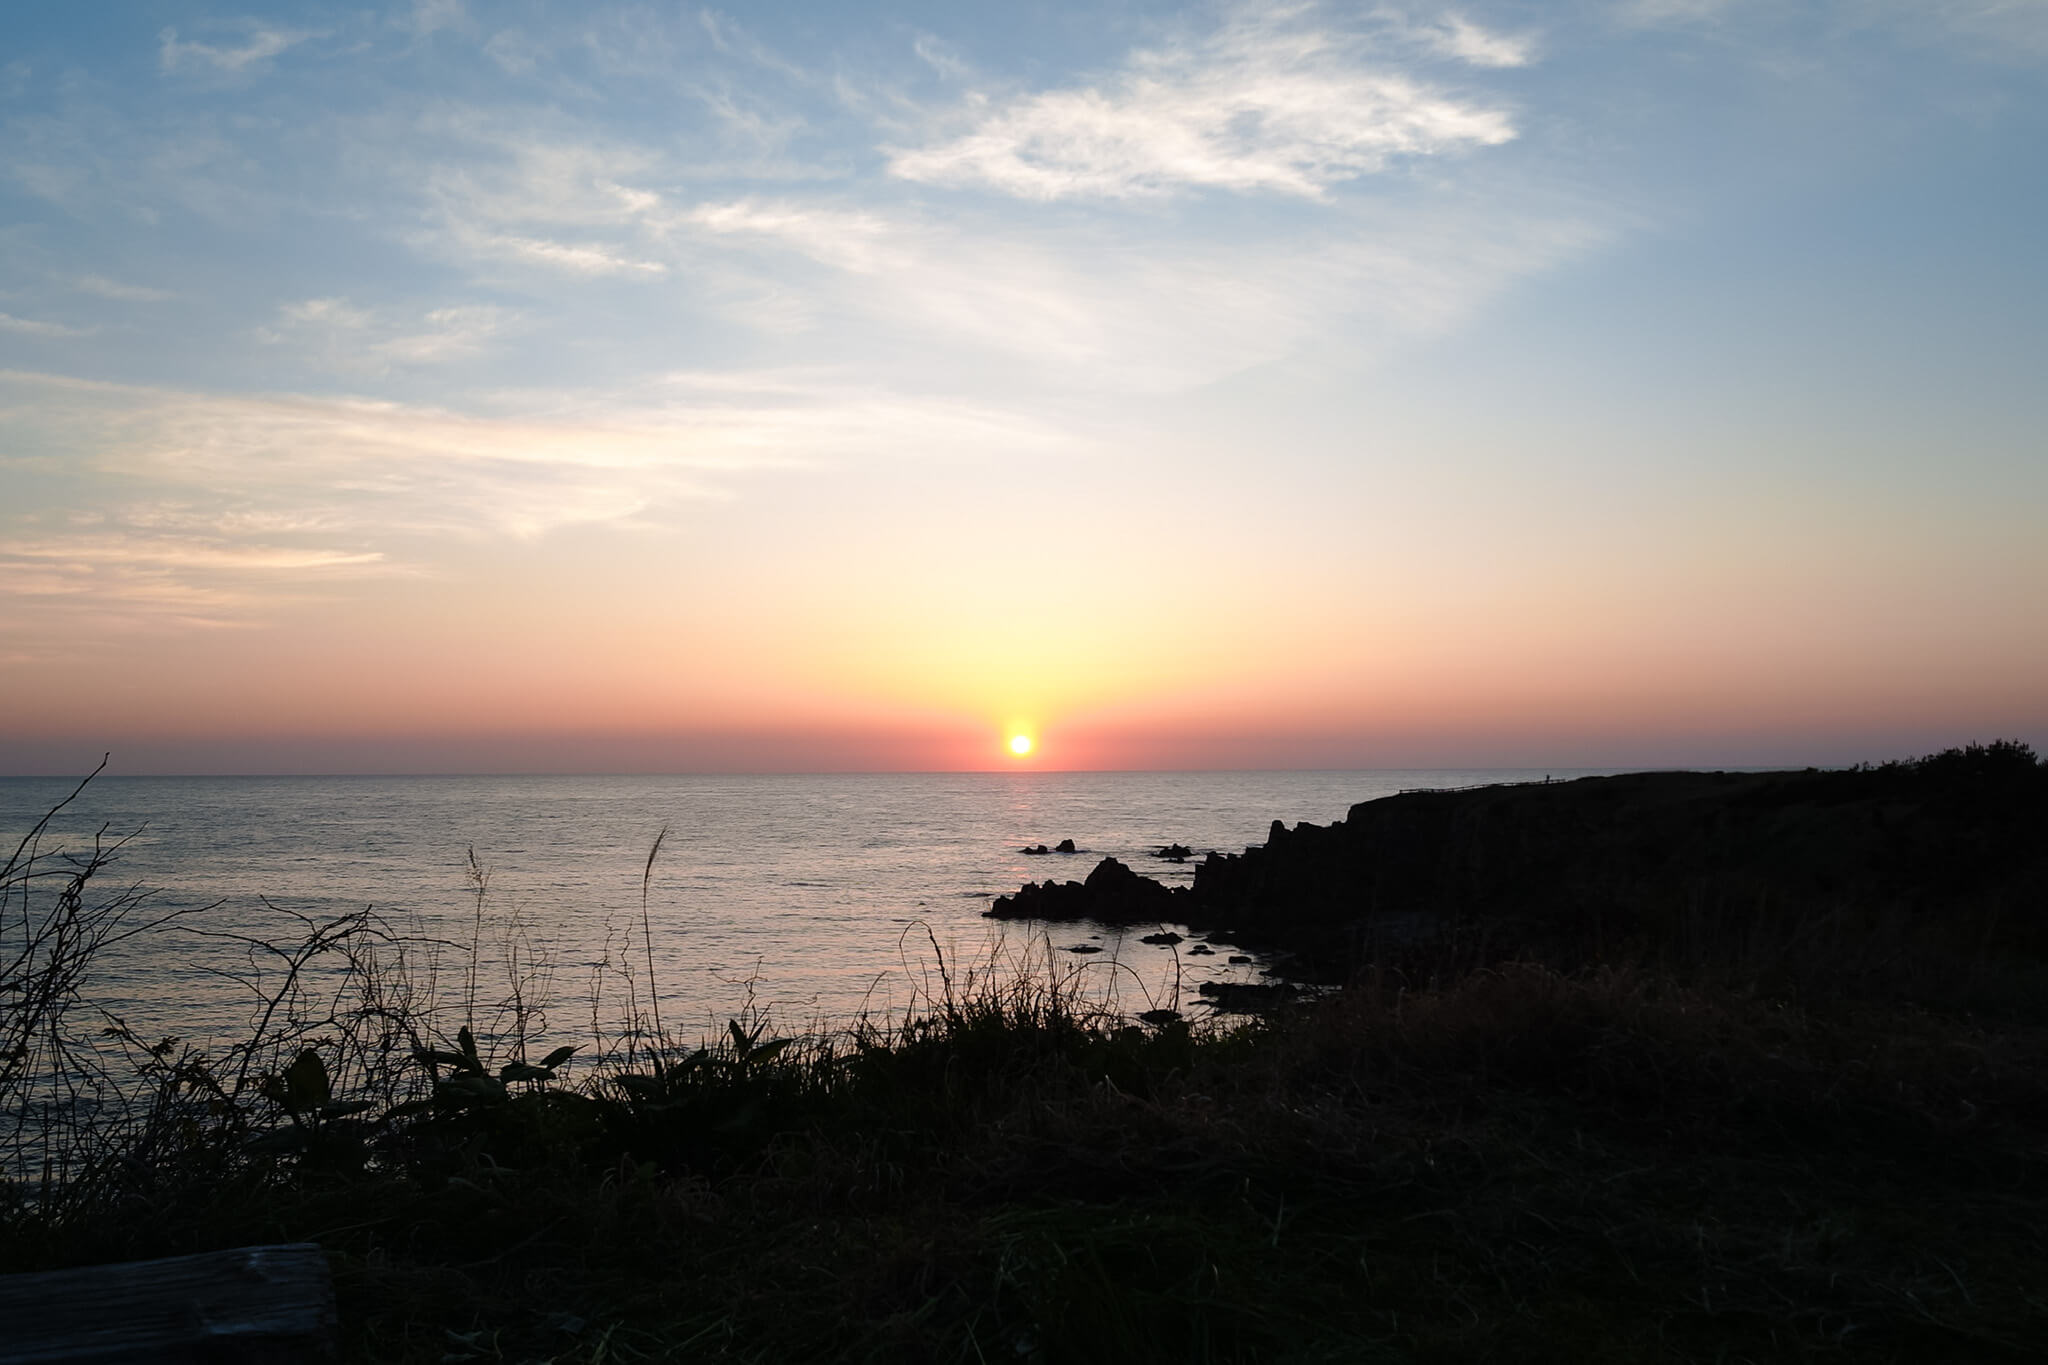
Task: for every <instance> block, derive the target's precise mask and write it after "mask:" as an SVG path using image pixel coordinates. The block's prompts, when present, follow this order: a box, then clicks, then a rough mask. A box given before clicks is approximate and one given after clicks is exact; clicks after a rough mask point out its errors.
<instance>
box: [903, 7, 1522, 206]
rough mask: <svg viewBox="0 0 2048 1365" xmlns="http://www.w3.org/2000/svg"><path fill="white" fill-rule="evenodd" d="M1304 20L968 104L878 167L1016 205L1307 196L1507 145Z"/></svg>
mask: <svg viewBox="0 0 2048 1365" xmlns="http://www.w3.org/2000/svg"><path fill="white" fill-rule="evenodd" d="M1314 17H1316V16H1314V15H1313V13H1312V12H1310V11H1308V10H1307V8H1306V7H1303V6H1287V7H1261V8H1253V9H1250V10H1246V11H1243V12H1240V14H1239V15H1238V16H1237V17H1236V18H1234V19H1233V20H1232V21H1230V22H1229V23H1227V24H1225V25H1224V26H1223V27H1222V28H1221V29H1219V30H1218V31H1217V32H1215V33H1213V34H1211V35H1209V36H1208V37H1206V38H1203V39H1201V40H1199V41H1193V42H1182V43H1175V44H1171V45H1168V46H1165V47H1162V48H1157V49H1153V50H1149V51H1144V52H1139V53H1137V54H1134V55H1133V56H1132V58H1131V59H1130V60H1129V61H1128V62H1127V63H1126V65H1125V66H1124V67H1123V69H1122V70H1120V71H1118V72H1116V73H1114V74H1113V75H1111V76H1110V77H1108V78H1107V79H1105V80H1103V81H1102V82H1099V83H1097V84H1093V85H1086V86H1072V87H1067V88H1063V89H1058V90H1050V91H1045V92H1041V93H1038V94H1032V95H1025V96H1021V97H1017V98H1013V99H1007V100H996V99H990V98H989V97H987V96H985V95H980V96H976V97H974V99H972V100H971V101H970V109H972V110H974V111H975V112H972V113H971V114H970V123H971V125H972V126H971V127H970V129H969V131H967V132H966V133H964V134H962V135H959V136H956V137H951V138H948V139H945V140H942V141H939V142H937V143H935V144H932V145H928V146H924V147H918V148H904V149H898V150H897V151H896V152H895V153H894V155H893V156H892V157H891V159H890V162H889V168H890V170H891V172H892V173H893V174H895V175H897V176H900V177H902V178H903V179H906V180H914V181H921V182H926V183H930V184H940V185H978V186H986V187H988V188H992V189H995V190H998V191H1000V192H1002V193H1005V194H1010V195H1015V196H1017V197H1019V198H1026V199H1047V200H1050V199H1064V198H1075V197H1084V196H1085V197H1102V198H1132V197H1137V196H1150V195H1160V194H1166V193H1170V192H1174V191H1178V190H1190V189H1218V190H1228V191H1234V192H1238V193H1255V192H1265V193H1278V194H1287V195H1297V196H1302V197H1305V198H1311V199H1313V198H1320V197H1322V196H1323V195H1324V194H1325V193H1326V192H1327V191H1328V189H1329V188H1330V187H1331V186H1333V185H1335V184H1338V183H1340V182H1342V181H1346V180H1352V179H1355V178H1357V177H1359V176H1363V175H1368V174H1371V173H1373V172H1375V171H1379V170H1382V169H1384V168H1385V167H1386V166H1387V165H1388V164H1389V163H1390V162H1391V161H1394V160H1396V159H1399V158H1404V157H1423V156H1434V155H1441V154H1443V153H1447V152H1452V151H1457V150H1461V149H1467V148H1472V147H1489V146H1497V145H1499V144H1501V143H1504V142H1507V141H1510V140H1511V139H1512V138H1513V137H1514V136H1515V129H1514V125H1513V124H1512V122H1511V121H1510V120H1509V118H1508V116H1507V114H1506V113H1505V112H1504V111H1502V110H1500V109H1497V108H1492V107H1488V106H1487V105H1484V104H1482V103H1479V102H1477V101H1474V100H1472V99H1469V98H1464V97H1460V96H1457V95H1454V94H1451V93H1449V92H1447V91H1444V90H1442V89H1439V88H1437V87H1435V86H1432V85H1431V84H1429V83H1427V82H1426V81H1424V80H1422V79H1421V78H1419V77H1418V76H1415V75H1412V74H1409V73H1406V72H1403V71H1401V70H1400V69H1398V68H1397V67H1396V66H1395V65H1394V64H1393V63H1391V62H1389V61H1386V60H1383V59H1376V57H1375V49H1374V48H1373V46H1372V45H1371V43H1370V42H1369V41H1367V40H1366V39H1364V38H1360V37H1355V36H1351V35H1346V34H1343V33H1340V32H1336V31H1333V30H1330V29H1327V28H1324V27H1320V26H1318V25H1316V24H1314V23H1312V22H1308V20H1310V19H1312V18H1314ZM1429 36H1430V40H1431V41H1432V43H1433V45H1435V46H1438V47H1439V48H1440V49H1441V50H1443V51H1446V52H1448V53H1450V54H1452V55H1455V56H1458V57H1461V58H1464V59H1465V60H1468V61H1475V62H1478V63H1479V64H1482V65H1489V66H1506V65H1517V64H1519V63H1520V62H1522V61H1525V60H1526V59H1527V54H1526V49H1525V48H1523V47H1521V46H1518V45H1516V44H1515V43H1514V42H1513V41H1512V40H1509V39H1506V38H1502V37H1498V36H1496V35H1492V34H1489V33H1487V32H1485V31H1484V30H1481V29H1479V28H1478V27H1477V26H1475V25H1472V24H1469V23H1467V22H1465V21H1463V20H1450V21H1446V22H1445V24H1444V25H1443V26H1442V27H1441V28H1439V29H1433V30H1431V33H1430V35H1429Z"/></svg>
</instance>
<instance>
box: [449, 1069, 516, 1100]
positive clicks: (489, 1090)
mask: <svg viewBox="0 0 2048 1365" xmlns="http://www.w3.org/2000/svg"><path fill="white" fill-rule="evenodd" d="M434 1093H435V1094H437V1095H446V1096H449V1097H450V1098H453V1099H457V1100H464V1099H470V1100H502V1099H504V1098H505V1083H504V1082H503V1081H501V1080H499V1079H498V1078H497V1077H495V1076H482V1075H473V1074H472V1075H462V1076H450V1077H449V1078H448V1079H447V1080H445V1081H443V1082H441V1083H440V1084H439V1085H437V1086H435V1087H434Z"/></svg>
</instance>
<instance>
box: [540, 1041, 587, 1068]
mask: <svg viewBox="0 0 2048 1365" xmlns="http://www.w3.org/2000/svg"><path fill="white" fill-rule="evenodd" d="M580 1047H581V1044H572V1045H570V1046H569V1047H558V1048H556V1049H555V1050H554V1051H553V1052H550V1053H549V1054H548V1055H547V1056H545V1057H543V1058H541V1059H540V1064H541V1065H542V1066H544V1067H546V1068H547V1069H548V1070H550V1071H553V1070H554V1069H555V1068H556V1067H558V1066H560V1065H561V1064H562V1063H563V1062H566V1061H568V1060H569V1059H570V1058H571V1057H574V1056H575V1055H576V1053H577V1051H578V1049H579V1048H580Z"/></svg>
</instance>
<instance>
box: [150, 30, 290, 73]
mask: <svg viewBox="0 0 2048 1365" xmlns="http://www.w3.org/2000/svg"><path fill="white" fill-rule="evenodd" d="M317 36H319V35H317V34H314V33H310V32H305V31H301V30H296V29H283V28H269V27H267V26H262V25H258V26H254V27H252V28H250V30H249V36H248V37H247V38H246V39H244V40H243V41H242V42H241V43H240V44H238V45H231V44H215V43H202V42H198V41H181V40H180V39H179V37H178V30H176V29H174V28H167V29H165V30H164V31H163V32H162V33H160V34H158V35H157V41H158V49H157V57H158V61H159V63H160V64H161V65H162V67H163V69H164V70H165V71H191V70H201V71H213V72H229V73H234V72H242V71H247V70H248V69H250V68H251V67H254V66H259V65H261V64H262V63H264V62H267V61H269V60H270V59H271V58H272V57H275V56H277V55H278V54H279V53H281V52H284V51H286V50H287V49H289V48H292V47H296V46H297V45H298V44H300V43H303V42H305V41H306V40H307V39H308V38H313V37H317Z"/></svg>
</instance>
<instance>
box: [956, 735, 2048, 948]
mask: <svg viewBox="0 0 2048 1365" xmlns="http://www.w3.org/2000/svg"><path fill="white" fill-rule="evenodd" d="M989 913H990V914H991V915H992V916H994V917H996V918H1034V919H1093V920H1102V921H1106V922H1111V923H1138V922H1149V921H1153V920H1161V919H1165V920H1177V921H1181V922H1185V923H1187V924H1189V925H1192V926H1194V927H1195V928H1198V929H1202V930H1205V931H1209V932H1211V933H1214V934H1215V935H1217V936H1218V937H1222V938H1226V939H1228V940H1230V941H1232V942H1236V943H1240V944H1244V945H1247V946H1254V947H1261V948H1267V949H1277V950H1284V951H1288V952H1291V953H1293V954H1294V955H1295V961H1294V964H1293V965H1294V967H1295V969H1296V970H1297V971H1299V972H1300V973H1301V974H1304V975H1309V976H1324V977H1333V976H1341V975H1343V974H1344V973H1346V972H1348V971H1350V970H1351V969H1353V968H1354V967H1356V966H1358V965H1359V964H1361V963H1362V962H1363V961H1365V960H1367V959H1370V960H1374V961H1384V960H1387V959H1388V958H1389V957H1390V956H1391V957H1398V956H1399V955H1400V954H1401V952H1402V951H1403V950H1404V949H1406V948H1409V947H1412V946H1414V945H1417V944H1419V943H1422V942H1428V943H1430V944H1431V945H1432V947H1431V953H1432V956H1433V957H1440V956H1441V951H1442V947H1443V944H1444V942H1445V940H1447V939H1462V940H1464V941H1466V942H1467V943H1468V944H1469V947H1470V954H1471V955H1472V956H1477V957H1495V958H1499V957H1511V956H1519V957H1535V958H1543V959H1553V960H1559V959H1568V960H1573V961H1585V960H1588V959H1600V958H1606V957H1615V956H1624V955H1628V956H1643V955H1646V954H1649V955H1654V954H1655V953H1657V952H1658V951H1659V949H1660V946H1669V945H1671V944H1672V943H1674V942H1675V941H1676V940H1678V939H1683V938H1686V937H1687V936H1688V935H1689V936H1691V937H1692V938H1695V939H1697V938H1699V937H1700V936H1702V935H1706V936H1711V937H1712V938H1714V939H1716V940H1719V941H1721V943H1722V949H1723V950H1724V951H1726V952H1729V953H1735V952H1743V953H1750V954H1752V955H1753V954H1754V953H1755V952H1757V951H1762V950H1765V949H1766V948H1767V947H1768V941H1772V940H1780V939H1783V938H1784V937H1785V936H1786V935H1788V934H1794V933H1801V932H1809V933H1810V932H1819V931H1821V930H1822V929H1823V928H1825V930H1826V931H1827V932H1832V933H1840V934H1844V935H1852V934H1854V933H1856V932H1857V931H1858V930H1859V927H1860V929H1862V930H1864V931H1868V930H1872V929H1875V928H1878V927H1880V926H1882V927H1885V928H1886V929H1887V930H1888V931H1889V932H1890V933H1891V934H1892V935H1893V937H1894V938H1895V939H1896V938H1897V936H1898V934H1899V933H1900V931H1904V930H1910V931H1911V932H1912V934H1915V935H1923V936H1924V935H1926V934H1931V933H1937V932H1939V933H1942V934H1946V935H1948V936H1949V937H1954V936H1956V935H1958V934H1961V935H1965V936H1970V937H1971V939H1972V942H1974V943H1975V944H1977V946H1978V947H1980V948H1982V947H1984V946H1986V945H1996V946H1998V947H1999V948H2001V949H2004V950H2008V951H2018V952H2024V953H2027V954H2030V955H2039V954H2040V953H2041V951H2042V949H2043V947H2044V940H2048V935H2044V923H2048V766H2044V765H2042V764H2040V763H2037V762H2036V761H2035V758H2034V755H2033V752H2032V750H2031V749H2029V748H2028V747H2027V746H2025V745H2022V744H2015V743H2010V742H2000V743H1997V744H1991V745H1972V746H1970V747H1969V748H1967V749H1958V750H1950V751H1948V752H1946V753H1943V754H1938V755H1934V756H1932V757H1929V758H1925V759H1918V760H1909V761H1905V762H1900V763H1887V764H1883V765H1881V766H1876V767H1868V766H1866V767H1861V768H1856V769H1849V770H1839V771H1814V770H1809V771H1805V772H1772V773H1726V772H1656V773H1634V774H1629V775H1626V776H1618V777H1592V778H1581V779H1578V780H1576V781H1570V782H1558V783H1530V784H1521V785H1511V786H1491V787H1483V788H1476V789H1469V790H1460V791H1447V792H1409V793H1403V794H1401V795H1399V796H1390V797H1383V798H1381V799H1379V800H1375V801H1366V802H1361V803H1360V804H1358V805H1356V806H1353V807H1352V808H1351V810H1350V811H1349V813H1348V814H1347V816H1346V818H1345V819H1343V820H1339V821H1336V822H1334V823H1332V824H1329V825H1314V824H1308V823H1303V824H1300V825H1296V826H1294V827H1293V828H1291V829H1290V828H1288V827H1287V826H1285V825H1283V824H1281V823H1280V822H1278V821H1275V822H1274V824H1273V828H1272V832H1271V833H1270V834H1269V835H1268V837H1267V840H1266V843H1265V845H1264V846H1263V847H1252V848H1248V849H1246V850H1245V851H1244V852H1243V853H1239V854H1211V855H1210V856H1209V857H1208V858H1206V859H1205V860H1204V861H1203V862H1202V863H1201V864H1200V866H1199V867H1198V868H1197V870H1196V874H1195V881H1194V885H1193V886H1192V887H1191V888H1172V889H1169V888H1167V887H1165V886H1162V885H1160V884H1159V883H1157V882H1154V881H1152V880H1151V879H1149V878H1145V877H1141V876H1139V875H1138V874H1136V873H1134V872H1132V871H1130V870H1129V869H1127V868H1125V867H1123V866H1122V865H1121V864H1119V863H1116V862H1115V861H1114V860H1113V859H1106V860H1104V862H1103V863H1102V864H1101V865H1099V866H1098V867H1097V868H1096V870H1095V871H1094V872H1093V873H1091V874H1090V876H1089V878H1088V880H1087V881H1086V882H1067V883H1053V882H1047V883H1043V884H1039V885H1026V886H1025V887H1023V888H1022V889H1021V890H1020V891H1019V892H1018V893H1017V894H1015V895H1013V896H1004V897H999V898H998V899H997V901H996V903H995V906H994V907H993V908H992V909H991V910H990V912H989ZM1901 941H1903V940H1901ZM1700 947H1701V945H1700V944H1698V943H1693V942H1688V943H1687V944H1686V948H1687V951H1688V953H1689V954H1690V955H1692V956H1695V957H1697V956H1698V950H1699V949H1700Z"/></svg>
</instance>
